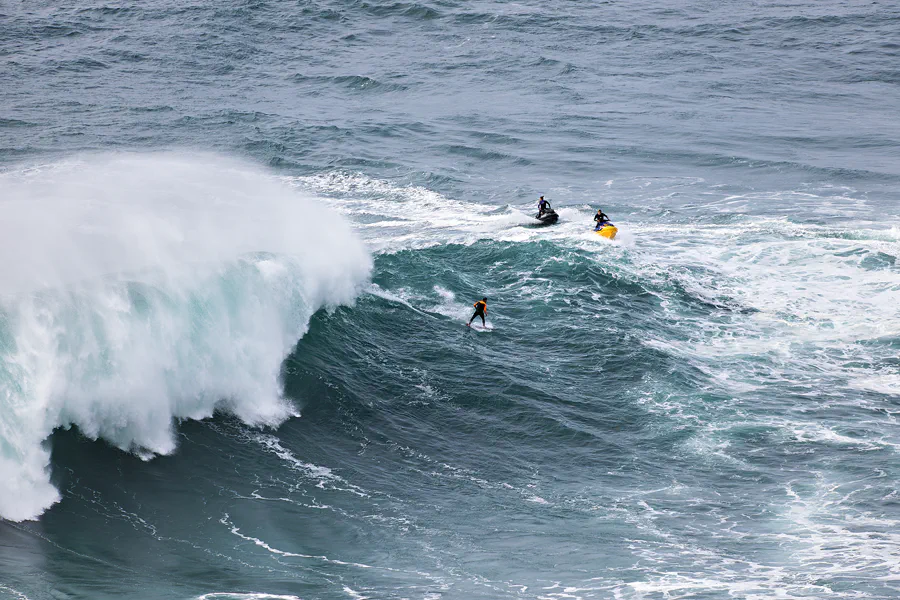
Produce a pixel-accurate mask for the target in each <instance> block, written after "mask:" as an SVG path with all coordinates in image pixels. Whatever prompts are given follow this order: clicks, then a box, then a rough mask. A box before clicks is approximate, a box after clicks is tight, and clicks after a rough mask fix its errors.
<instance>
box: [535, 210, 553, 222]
mask: <svg viewBox="0 0 900 600" xmlns="http://www.w3.org/2000/svg"><path fill="white" fill-rule="evenodd" d="M534 218H535V219H537V220H538V221H540V224H541V225H553V224H554V223H556V222H557V221H559V215H558V214H556V211H555V210H553V209H552V208H548V209H547V210H545V211H544V212H543V214H537V215H535V216H534Z"/></svg>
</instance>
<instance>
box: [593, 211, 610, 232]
mask: <svg viewBox="0 0 900 600" xmlns="http://www.w3.org/2000/svg"><path fill="white" fill-rule="evenodd" d="M594 220H595V221H597V226H596V227H594V231H600V230H601V229H603V228H604V227H605V226H606V225H609V224H610V221H609V215H607V214H606V213H605V212H603V209H602V208H598V209H597V214H596V215H594Z"/></svg>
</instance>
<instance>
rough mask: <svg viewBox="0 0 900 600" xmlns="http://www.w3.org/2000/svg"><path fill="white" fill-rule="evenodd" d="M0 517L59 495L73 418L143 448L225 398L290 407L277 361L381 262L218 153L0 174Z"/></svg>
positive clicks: (288, 410)
mask: <svg viewBox="0 0 900 600" xmlns="http://www.w3.org/2000/svg"><path fill="white" fill-rule="evenodd" d="M0 187H2V188H3V189H4V196H3V199H2V200H0V202H2V208H3V213H4V219H3V220H2V222H0V250H2V252H3V256H4V257H5V259H4V261H3V263H2V264H0V480H2V481H3V486H4V488H5V489H4V493H3V494H0V517H3V518H6V519H10V520H24V519H31V518H35V517H37V516H39V515H40V514H41V513H42V512H43V511H44V510H45V509H46V508H47V507H49V506H50V505H52V504H53V503H54V502H56V501H57V500H58V499H59V494H58V492H57V490H56V489H55V488H54V487H53V485H52V483H51V481H50V478H49V473H48V464H49V457H50V454H49V449H48V448H47V447H46V440H47V438H48V436H49V435H50V433H51V432H52V431H53V430H54V429H56V428H59V427H69V426H72V425H75V426H77V427H78V428H79V429H80V430H81V431H82V432H83V433H84V434H86V435H88V436H91V437H93V438H102V439H104V440H106V441H107V442H109V443H110V444H114V445H115V446H117V447H119V448H122V449H123V450H127V451H133V452H137V453H139V454H141V455H142V456H146V457H150V456H153V455H155V454H165V453H169V452H172V451H173V450H174V449H175V447H176V443H175V438H174V434H173V423H174V422H175V421H177V420H180V419H199V418H204V417H208V416H210V415H211V414H212V413H213V412H214V411H216V410H225V411H228V412H230V413H232V414H234V415H236V416H237V417H239V418H240V419H242V420H243V421H244V422H246V423H248V424H255V425H275V424H278V423H280V422H282V421H283V420H284V419H286V418H288V417H290V416H291V415H294V414H296V408H295V407H294V406H293V405H292V403H290V402H289V401H287V400H285V399H284V398H283V397H282V393H281V388H280V383H279V369H280V365H281V361H282V359H283V358H284V356H285V355H286V354H287V353H288V352H289V351H290V350H291V348H292V347H293V345H294V344H295V343H296V341H297V340H298V339H299V337H301V336H302V335H303V333H304V332H305V329H306V327H307V326H308V321H309V318H310V317H311V315H312V314H313V313H315V312H316V311H317V310H319V309H321V308H323V307H329V306H334V305H337V304H341V303H348V302H352V301H353V299H354V298H355V296H356V294H357V292H358V291H359V289H360V286H361V285H363V284H364V283H365V282H366V281H367V279H368V278H369V276H370V272H371V266H372V263H371V258H370V256H369V254H368V252H367V250H366V249H365V247H364V245H363V244H362V243H361V242H360V241H359V239H358V238H357V237H356V236H355V235H354V234H353V232H352V230H351V229H350V227H349V225H348V224H347V223H346V222H345V221H344V220H343V219H342V218H341V217H340V216H338V215H336V214H334V213H333V212H331V211H330V210H328V209H326V208H323V207H321V206H319V205H317V204H316V203H315V202H313V201H311V200H310V199H309V198H308V197H306V196H303V195H301V194H298V193H297V192H296V191H294V190H290V189H288V188H287V187H285V186H282V185H281V184H279V183H277V182H276V181H274V180H273V179H272V178H271V177H270V176H269V175H268V174H267V173H265V172H263V171H261V170H260V169H259V168H257V167H254V166H250V165H247V164H242V163H239V162H236V161H233V160H231V159H226V158H223V157H219V156H214V155H199V156H198V155H196V154H192V155H188V154H174V153H165V154H149V155H101V156H89V157H80V158H77V159H70V160H66V161H59V162H55V163H52V164H47V165H38V166H29V167H28V168H19V169H15V170H9V171H6V172H4V173H0Z"/></svg>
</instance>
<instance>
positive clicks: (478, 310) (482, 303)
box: [466, 298, 487, 327]
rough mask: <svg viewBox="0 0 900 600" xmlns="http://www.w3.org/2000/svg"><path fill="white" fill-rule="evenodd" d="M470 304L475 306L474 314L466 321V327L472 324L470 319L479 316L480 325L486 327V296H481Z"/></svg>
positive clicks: (472, 319)
mask: <svg viewBox="0 0 900 600" xmlns="http://www.w3.org/2000/svg"><path fill="white" fill-rule="evenodd" d="M472 306H474V307H475V314H474V315H472V318H471V319H469V322H468V323H466V327H471V326H472V321H474V320H475V317H481V326H482V327H487V323H486V322H485V320H484V315H485V314H486V313H487V298H482V299H481V300H479V301H478V302H476V303H475V304H473V305H472Z"/></svg>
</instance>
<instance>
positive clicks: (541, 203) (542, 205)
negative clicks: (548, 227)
mask: <svg viewBox="0 0 900 600" xmlns="http://www.w3.org/2000/svg"><path fill="white" fill-rule="evenodd" d="M551 210H553V209H552V208H550V203H549V202H547V201H546V200H544V197H543V196H541V198H540V200H538V214H537V216H538V219H540V218H541V217H542V216H543V215H544V213H547V212H550V211H551Z"/></svg>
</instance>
